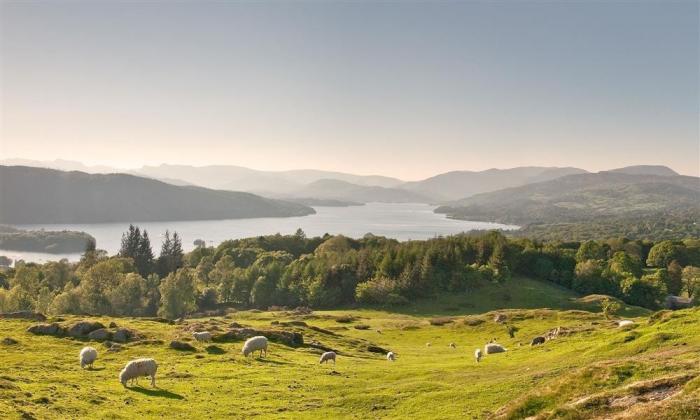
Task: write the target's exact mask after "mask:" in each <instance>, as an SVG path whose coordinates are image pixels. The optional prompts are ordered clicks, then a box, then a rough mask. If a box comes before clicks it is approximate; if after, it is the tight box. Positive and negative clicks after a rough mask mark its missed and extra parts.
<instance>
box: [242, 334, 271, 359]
mask: <svg viewBox="0 0 700 420" xmlns="http://www.w3.org/2000/svg"><path fill="white" fill-rule="evenodd" d="M258 350H259V351H260V356H261V357H262V355H263V352H264V353H265V357H267V337H263V336H262V335H257V336H255V337H251V338H249V339H247V340H246V341H245V344H243V349H242V350H241V352H242V353H243V356H245V357H248V355H249V354H251V353H254V352H256V351H258Z"/></svg>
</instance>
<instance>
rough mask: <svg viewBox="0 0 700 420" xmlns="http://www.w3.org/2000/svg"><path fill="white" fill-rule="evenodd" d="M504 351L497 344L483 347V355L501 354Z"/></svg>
mask: <svg viewBox="0 0 700 420" xmlns="http://www.w3.org/2000/svg"><path fill="white" fill-rule="evenodd" d="M505 351H506V349H505V348H504V347H503V346H502V345H500V344H497V343H489V344H487V345H485V346H484V353H486V354H494V353H503V352H505Z"/></svg>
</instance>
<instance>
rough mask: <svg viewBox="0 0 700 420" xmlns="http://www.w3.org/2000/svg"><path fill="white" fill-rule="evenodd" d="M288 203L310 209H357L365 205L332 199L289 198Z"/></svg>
mask: <svg viewBox="0 0 700 420" xmlns="http://www.w3.org/2000/svg"><path fill="white" fill-rule="evenodd" d="M287 201H291V202H293V203H301V204H304V205H306V206H310V207H356V206H364V205H365V203H359V202H357V201H343V200H334V199H332V198H327V199H323V198H303V197H302V198H288V199H287Z"/></svg>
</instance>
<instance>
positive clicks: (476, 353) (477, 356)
mask: <svg viewBox="0 0 700 420" xmlns="http://www.w3.org/2000/svg"><path fill="white" fill-rule="evenodd" d="M474 358H475V359H476V363H479V361H480V360H481V349H476V350H474Z"/></svg>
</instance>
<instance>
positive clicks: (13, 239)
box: [0, 225, 95, 254]
mask: <svg viewBox="0 0 700 420" xmlns="http://www.w3.org/2000/svg"><path fill="white" fill-rule="evenodd" d="M91 243H92V244H94V243H95V238H93V237H92V236H91V235H89V234H87V233H85V232H75V231H67V230H63V231H45V230H24V229H15V228H13V227H11V226H5V225H0V249H5V250H10V251H28V252H46V253H49V254H64V253H65V254H67V253H72V252H81V253H82V252H84V251H85V249H87V248H88V246H89V244H91Z"/></svg>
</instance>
